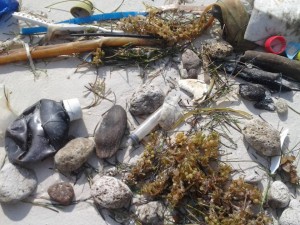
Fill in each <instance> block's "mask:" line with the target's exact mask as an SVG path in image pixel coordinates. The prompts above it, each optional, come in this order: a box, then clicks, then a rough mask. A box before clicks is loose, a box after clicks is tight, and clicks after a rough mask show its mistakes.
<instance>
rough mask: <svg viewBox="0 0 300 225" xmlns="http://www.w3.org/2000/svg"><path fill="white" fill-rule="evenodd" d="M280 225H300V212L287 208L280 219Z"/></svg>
mask: <svg viewBox="0 0 300 225" xmlns="http://www.w3.org/2000/svg"><path fill="white" fill-rule="evenodd" d="M279 224H280V225H299V224H300V210H299V209H293V208H286V209H285V210H284V211H283V212H282V214H281V216H280V218H279Z"/></svg>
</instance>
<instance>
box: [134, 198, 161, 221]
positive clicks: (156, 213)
mask: <svg viewBox="0 0 300 225" xmlns="http://www.w3.org/2000/svg"><path fill="white" fill-rule="evenodd" d="M134 211H135V214H136V215H137V217H138V218H139V220H140V221H141V222H142V224H149V225H150V224H157V225H158V224H163V221H164V213H165V211H166V207H165V206H164V205H163V204H162V203H161V202H158V201H153V202H149V203H147V204H143V205H138V206H136V207H134Z"/></svg>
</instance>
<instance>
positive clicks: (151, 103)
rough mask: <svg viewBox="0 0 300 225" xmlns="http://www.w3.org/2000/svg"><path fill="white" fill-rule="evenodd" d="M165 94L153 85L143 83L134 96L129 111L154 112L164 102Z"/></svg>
mask: <svg viewBox="0 0 300 225" xmlns="http://www.w3.org/2000/svg"><path fill="white" fill-rule="evenodd" d="M164 98H165V94H164V93H163V91H162V90H161V89H160V88H158V87H156V86H153V85H143V86H142V87H140V88H139V89H138V90H137V91H136V92H135V93H134V94H133V96H132V98H131V100H130V107H129V111H130V112H131V113H132V114H133V115H135V116H140V115H147V114H151V113H153V112H154V111H155V110H156V109H158V108H159V107H160V106H161V105H162V104H163V102H164Z"/></svg>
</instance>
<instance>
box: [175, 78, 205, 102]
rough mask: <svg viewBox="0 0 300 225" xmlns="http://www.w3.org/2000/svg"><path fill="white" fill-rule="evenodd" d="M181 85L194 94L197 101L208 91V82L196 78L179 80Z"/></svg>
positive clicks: (183, 88)
mask: <svg viewBox="0 0 300 225" xmlns="http://www.w3.org/2000/svg"><path fill="white" fill-rule="evenodd" d="M178 85H179V87H180V88H181V89H182V90H184V91H186V92H188V93H189V94H192V95H193V98H194V100H195V101H199V100H201V99H202V98H203V97H204V96H205V94H206V92H207V84H205V83H203V82H201V81H199V80H196V79H184V80H179V81H178Z"/></svg>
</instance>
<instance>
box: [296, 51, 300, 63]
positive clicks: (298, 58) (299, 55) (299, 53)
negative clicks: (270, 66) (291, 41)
mask: <svg viewBox="0 0 300 225" xmlns="http://www.w3.org/2000/svg"><path fill="white" fill-rule="evenodd" d="M296 59H297V60H299V61H300V51H299V52H298V54H297V56H296Z"/></svg>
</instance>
